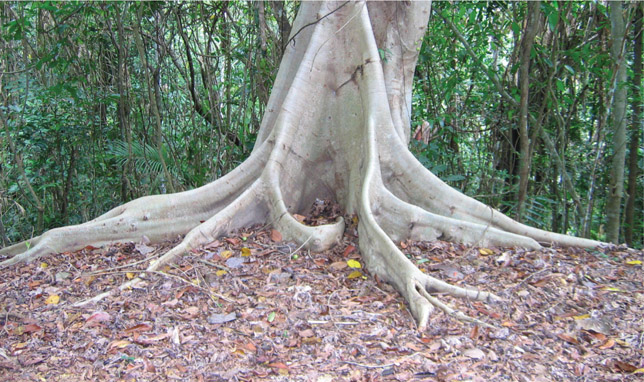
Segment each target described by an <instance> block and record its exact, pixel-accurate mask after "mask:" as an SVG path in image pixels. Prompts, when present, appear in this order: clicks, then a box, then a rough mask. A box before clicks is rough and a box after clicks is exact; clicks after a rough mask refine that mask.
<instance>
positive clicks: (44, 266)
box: [40, 262, 49, 269]
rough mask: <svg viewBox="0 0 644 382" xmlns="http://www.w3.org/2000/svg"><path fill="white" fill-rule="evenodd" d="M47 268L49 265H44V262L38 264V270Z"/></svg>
mask: <svg viewBox="0 0 644 382" xmlns="http://www.w3.org/2000/svg"><path fill="white" fill-rule="evenodd" d="M48 266H49V264H47V263H45V262H42V263H40V268H42V269H45V268H47V267H48Z"/></svg>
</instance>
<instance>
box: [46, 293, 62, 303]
mask: <svg viewBox="0 0 644 382" xmlns="http://www.w3.org/2000/svg"><path fill="white" fill-rule="evenodd" d="M59 301H60V296H59V295H57V294H52V295H51V296H49V297H47V299H46V300H45V304H48V305H56V304H58V302H59Z"/></svg>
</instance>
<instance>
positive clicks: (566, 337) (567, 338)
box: [557, 333, 579, 345]
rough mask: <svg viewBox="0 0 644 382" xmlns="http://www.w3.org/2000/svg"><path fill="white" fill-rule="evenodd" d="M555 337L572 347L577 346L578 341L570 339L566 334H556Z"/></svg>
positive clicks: (573, 338)
mask: <svg viewBox="0 0 644 382" xmlns="http://www.w3.org/2000/svg"><path fill="white" fill-rule="evenodd" d="M557 337H559V338H561V339H562V340H564V341H566V342H568V343H571V344H573V345H577V344H578V343H579V341H577V339H576V338H575V337H572V336H570V335H568V334H564V333H561V334H558V335H557Z"/></svg>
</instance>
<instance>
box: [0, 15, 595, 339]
mask: <svg viewBox="0 0 644 382" xmlns="http://www.w3.org/2000/svg"><path fill="white" fill-rule="evenodd" d="M430 6H431V3H429V2H389V3H385V2H373V3H365V2H342V3H337V2H303V3H302V5H301V6H300V9H299V13H298V16H297V18H296V20H295V22H294V25H293V28H292V32H291V36H290V38H289V40H288V41H287V44H286V45H287V47H286V51H285V54H284V57H283V59H282V63H281V65H280V69H279V72H278V75H277V79H276V81H275V84H274V87H273V91H272V94H271V97H270V100H269V102H268V106H267V109H266V110H267V111H266V114H265V115H264V119H263V121H262V125H261V128H260V131H259V134H258V137H257V143H256V146H255V148H254V149H253V152H252V154H251V156H250V157H249V158H248V159H247V160H246V161H245V162H244V163H242V164H241V165H240V166H239V167H237V168H236V169H235V170H233V171H232V172H231V173H230V174H228V175H226V176H224V177H223V178H221V179H219V180H217V181H215V182H213V183H210V184H208V185H205V186H203V187H200V188H198V189H195V190H192V191H187V192H181V193H177V194H172V195H155V196H148V197H144V198H141V199H138V200H134V201H131V202H129V203H127V204H125V205H122V206H120V207H117V208H115V209H113V210H111V211H109V212H107V213H105V214H104V215H102V216H100V217H98V218H96V219H94V220H92V221H90V222H87V223H84V224H81V225H78V226H71V227H63V228H57V229H52V230H51V231H48V232H46V233H45V234H43V235H41V236H40V237H37V238H35V239H33V240H31V241H30V242H29V243H24V242H23V243H20V244H16V245H13V246H10V247H7V248H5V249H3V250H0V256H9V258H8V259H7V260H5V261H4V262H2V263H0V265H5V266H6V265H10V264H14V263H18V262H20V261H26V260H32V259H35V258H37V257H39V256H42V255H46V254H51V253H58V252H61V251H64V250H66V251H71V250H76V249H80V248H83V247H85V246H86V245H88V244H92V245H94V246H97V245H103V244H106V243H110V242H114V241H139V240H141V237H142V236H143V235H145V236H146V237H147V238H149V239H150V240H151V241H160V240H164V239H169V238H175V237H176V236H177V235H183V234H185V237H184V239H183V241H182V242H181V243H180V244H178V245H177V246H176V247H174V248H173V249H172V250H170V251H169V252H168V253H166V254H165V255H164V256H163V257H161V258H159V259H158V260H156V261H155V262H153V263H151V264H150V265H149V267H148V271H156V270H158V269H160V268H161V267H163V266H164V265H165V264H167V263H168V262H170V261H173V260H174V259H175V258H176V257H177V256H181V255H183V254H184V253H186V252H187V251H189V250H190V249H192V248H195V247H198V246H201V245H204V244H207V243H209V242H211V241H214V240H215V239H216V238H218V237H220V236H221V235H224V234H226V233H228V232H230V231H232V230H235V229H238V228H241V227H244V226H248V225H250V224H267V223H268V224H271V225H272V226H273V227H274V228H275V229H277V230H278V231H280V232H281V233H282V236H283V237H284V238H285V239H287V240H292V241H295V242H297V243H300V244H302V245H303V246H305V247H307V248H309V249H310V250H313V251H323V250H325V249H328V248H330V247H332V246H333V245H335V244H336V243H337V242H339V241H340V240H341V238H342V235H343V232H344V228H345V223H344V219H343V218H339V219H338V220H337V221H336V222H335V223H333V224H327V225H322V226H315V227H312V226H307V225H304V224H302V223H300V222H299V221H297V220H296V219H295V218H294V217H293V214H294V213H303V212H304V211H305V210H306V209H308V208H309V207H310V206H311V204H312V203H313V202H314V201H315V200H316V199H331V200H334V201H335V202H337V203H338V204H339V205H340V206H341V207H342V208H343V209H344V211H345V213H346V215H348V216H354V218H352V220H354V221H357V230H358V234H359V245H360V251H361V253H362V256H363V259H364V261H365V263H366V265H367V268H368V269H369V271H370V272H371V273H372V274H374V275H377V276H378V277H379V278H380V279H382V280H386V281H388V282H390V283H391V284H392V285H393V286H394V287H396V289H397V290H398V291H399V292H400V293H401V294H402V295H403V296H404V297H405V299H406V300H407V301H408V303H409V308H410V310H411V312H412V314H413V315H414V317H415V318H416V320H417V322H418V324H419V326H420V327H421V328H422V327H424V326H425V325H426V324H427V320H428V318H429V314H430V312H431V311H432V309H433V306H438V307H439V308H441V309H443V310H445V311H447V312H448V313H450V314H453V315H456V316H457V317H460V318H462V319H465V318H464V317H463V316H462V315H460V316H459V315H458V313H457V312H454V311H453V310H452V309H451V308H449V307H447V306H446V305H445V304H443V303H441V302H440V301H439V300H437V299H436V297H434V296H432V295H431V294H430V293H434V292H437V293H445V294H449V295H452V296H457V297H464V298H471V299H478V300H485V299H489V298H494V295H493V294H491V293H489V292H479V291H474V290H469V289H464V288H460V287H455V286H452V285H450V284H447V283H445V282H443V281H441V280H438V279H436V278H434V277H431V276H429V275H427V274H425V273H423V272H421V271H420V270H419V269H418V268H416V266H415V265H414V264H413V263H412V262H411V261H410V260H409V259H408V258H407V257H406V256H405V254H404V253H403V252H402V251H401V250H400V249H399V248H398V247H397V246H396V244H395V243H398V242H400V241H401V240H407V239H412V240H420V239H423V240H435V239H443V240H452V241H457V242H463V243H470V244H474V245H484V246H490V245H498V246H520V247H526V248H533V249H536V248H539V247H540V244H539V243H544V244H550V243H553V242H554V243H558V244H561V245H575V246H585V247H593V246H597V245H599V244H600V243H599V242H596V241H591V240H586V239H579V238H573V237H569V236H565V235H560V234H555V233H551V232H546V231H542V230H538V229H535V228H530V227H527V226H525V225H522V224H519V223H517V222H515V221H513V220H512V219H510V218H508V217H506V216H504V215H502V214H501V213H499V212H498V211H496V210H494V209H492V208H490V207H488V206H486V205H484V204H482V203H480V202H478V201H476V200H474V199H472V198H469V197H467V196H465V195H463V194H461V193H460V192H458V191H456V190H454V189H452V188H450V187H449V186H448V185H446V184H445V183H443V182H442V181H440V180H439V179H438V178H437V177H436V176H434V175H433V174H432V173H431V172H429V171H427V170H426V169H425V168H424V167H423V166H422V164H420V163H419V162H418V161H417V160H416V159H415V158H414V157H413V155H412V154H411V153H410V152H409V150H408V149H407V144H408V142H409V139H410V126H411V125H410V116H411V90H412V80H413V73H414V68H415V65H416V59H417V57H418V51H419V48H420V44H421V42H422V37H423V34H424V32H425V27H426V25H427V21H428V17H429V14H430ZM380 51H385V52H387V55H386V57H385V58H386V59H385V60H381V58H380ZM140 277H141V278H143V277H145V273H143V274H141V275H140ZM138 281H140V280H139V279H138V278H136V279H134V280H132V281H129V282H127V283H126V284H123V285H122V286H121V288H127V287H130V286H132V285H134V283H136V282H138ZM104 295H105V294H103V295H99V296H97V298H96V299H98V298H102V297H103V296H104ZM96 299H93V301H95V300H96Z"/></svg>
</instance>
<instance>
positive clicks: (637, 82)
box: [624, 4, 644, 247]
mask: <svg viewBox="0 0 644 382" xmlns="http://www.w3.org/2000/svg"><path fill="white" fill-rule="evenodd" d="M636 6H637V9H636V11H635V23H634V26H635V29H634V36H633V37H634V38H633V57H634V59H633V84H632V86H631V88H632V89H633V121H632V123H631V140H630V145H629V154H628V199H627V200H626V207H625V208H624V214H625V217H624V239H625V241H626V244H628V246H629V247H632V246H633V244H634V243H633V231H634V230H635V226H636V225H637V226H638V227H642V223H641V222H640V223H637V224H636V223H635V200H636V199H637V175H638V173H639V167H638V165H637V161H638V159H639V158H638V157H639V155H638V154H639V153H638V151H639V150H638V147H640V146H639V145H640V132H641V131H642V128H644V125H642V120H643V119H644V116H643V115H642V106H641V105H642V101H643V99H642V34H644V33H643V32H642V8H644V6H643V5H642V4H637V5H636ZM640 229H641V228H640ZM640 239H641V237H640Z"/></svg>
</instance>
